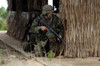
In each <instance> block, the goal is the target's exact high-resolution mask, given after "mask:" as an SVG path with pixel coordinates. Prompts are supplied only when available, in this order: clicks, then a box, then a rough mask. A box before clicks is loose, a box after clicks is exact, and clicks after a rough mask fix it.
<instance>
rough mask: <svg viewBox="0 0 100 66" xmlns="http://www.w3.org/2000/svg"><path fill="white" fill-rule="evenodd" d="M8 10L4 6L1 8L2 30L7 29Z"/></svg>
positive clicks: (0, 28)
mask: <svg viewBox="0 0 100 66" xmlns="http://www.w3.org/2000/svg"><path fill="white" fill-rule="evenodd" d="M6 17H7V11H6V9H5V8H4V7H1V8H0V30H7V23H6Z"/></svg>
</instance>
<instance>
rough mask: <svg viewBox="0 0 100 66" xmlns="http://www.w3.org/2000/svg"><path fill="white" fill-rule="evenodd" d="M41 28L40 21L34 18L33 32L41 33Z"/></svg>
mask: <svg viewBox="0 0 100 66" xmlns="http://www.w3.org/2000/svg"><path fill="white" fill-rule="evenodd" d="M39 29H40V26H39V23H38V21H37V20H36V19H34V21H33V23H32V26H31V29H30V30H31V32H32V33H39Z"/></svg>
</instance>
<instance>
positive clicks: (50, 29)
mask: <svg viewBox="0 0 100 66" xmlns="http://www.w3.org/2000/svg"><path fill="white" fill-rule="evenodd" d="M37 20H38V21H39V22H40V23H41V24H43V25H44V26H45V27H47V28H48V30H49V31H50V32H52V33H53V34H54V35H55V36H56V37H57V38H59V39H60V41H61V42H63V43H64V44H65V45H66V42H65V41H64V40H63V39H62V38H61V37H60V36H59V35H58V34H57V33H56V32H55V31H54V30H53V29H52V28H51V27H50V26H49V25H48V24H46V22H45V21H43V20H42V19H41V18H40V17H39V16H38V17H37Z"/></svg>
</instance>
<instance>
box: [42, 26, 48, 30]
mask: <svg viewBox="0 0 100 66" xmlns="http://www.w3.org/2000/svg"><path fill="white" fill-rule="evenodd" d="M40 29H41V30H42V31H46V30H48V29H47V28H46V27H45V26H41V27H40Z"/></svg>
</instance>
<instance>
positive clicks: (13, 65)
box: [0, 32, 100, 66]
mask: <svg viewBox="0 0 100 66" xmlns="http://www.w3.org/2000/svg"><path fill="white" fill-rule="evenodd" d="M1 33H5V32H1ZM36 59H37V60H39V61H37V60H36ZM40 61H41V62H40ZM0 66H100V58H99V57H89V58H63V57H62V58H53V59H52V60H51V61H50V60H49V59H48V58H47V57H45V58H43V57H34V58H26V57H25V56H24V55H22V54H21V53H20V52H19V51H16V50H15V49H13V48H11V47H9V46H8V45H6V44H4V43H3V42H2V41H1V40H0Z"/></svg>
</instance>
